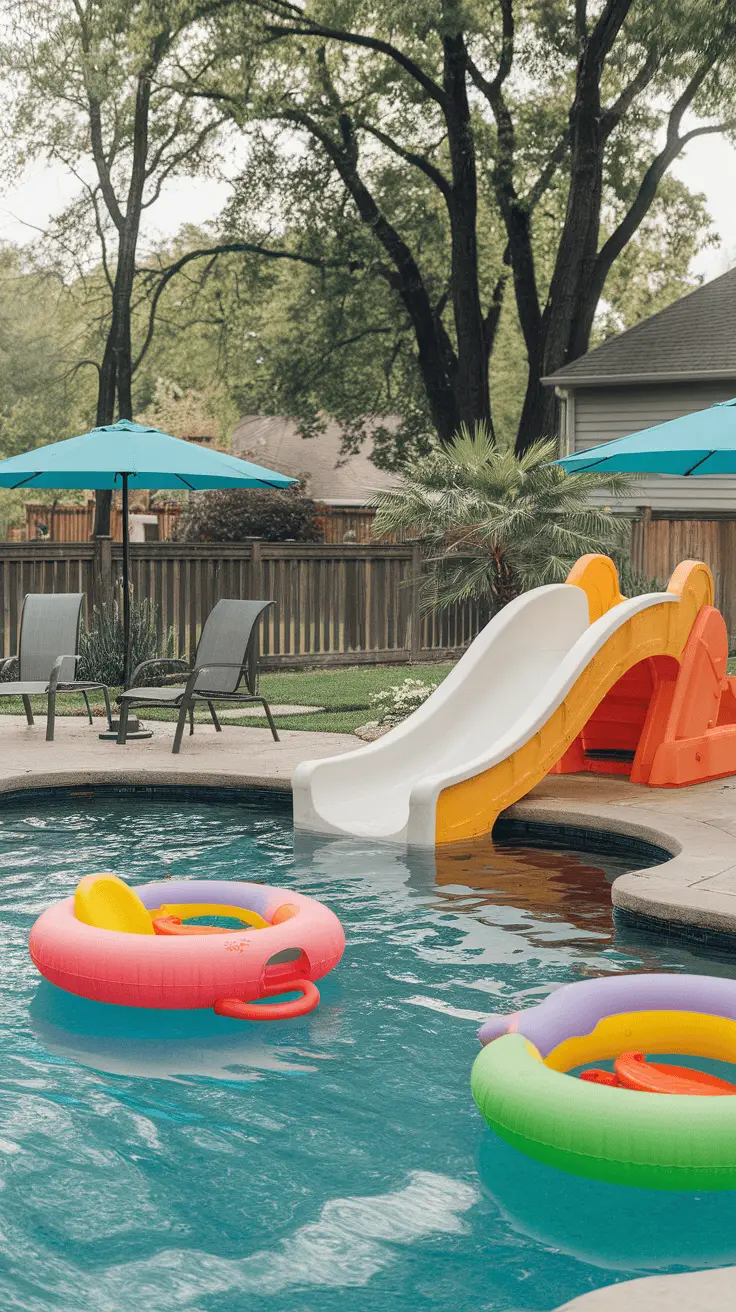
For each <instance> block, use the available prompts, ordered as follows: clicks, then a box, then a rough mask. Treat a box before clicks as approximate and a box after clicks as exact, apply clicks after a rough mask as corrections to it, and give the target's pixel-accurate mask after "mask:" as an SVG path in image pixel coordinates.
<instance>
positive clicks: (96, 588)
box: [92, 537, 113, 606]
mask: <svg viewBox="0 0 736 1312" xmlns="http://www.w3.org/2000/svg"><path fill="white" fill-rule="evenodd" d="M112 592H113V578H112V538H111V537H96V538H95V539H94V557H93V559H92V602H93V604H94V605H95V606H102V605H103V604H105V603H107V602H109V601H111V600H112Z"/></svg>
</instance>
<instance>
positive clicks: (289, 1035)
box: [0, 795, 736, 1312]
mask: <svg viewBox="0 0 736 1312" xmlns="http://www.w3.org/2000/svg"><path fill="white" fill-rule="evenodd" d="M0 853H1V859H2V872H3V877H2V885H1V887H0V926H1V929H2V936H3V960H4V970H3V973H2V979H1V980H0V987H1V988H2V991H3V1006H2V1009H1V1010H0V1051H1V1052H2V1060H1V1061H0V1100H1V1103H0V1108H1V1112H2V1116H1V1119H0V1236H1V1237H0V1244H1V1245H2V1253H3V1261H2V1264H1V1265H0V1307H2V1309H3V1312H5V1309H8V1312H16V1310H17V1312H51V1310H52V1309H53V1312H128V1309H131V1312H132V1310H134V1309H135V1310H137V1309H146V1312H169V1309H171V1310H172V1312H173V1310H174V1309H176V1310H179V1309H189V1310H190V1312H245V1310H246V1309H247V1312H294V1309H296V1308H298V1309H299V1312H338V1309H339V1312H343V1309H344V1307H345V1302H346V1300H349V1302H350V1306H351V1312H399V1310H400V1309H401V1312H405V1310H406V1309H407V1308H409V1307H422V1308H424V1307H427V1308H432V1309H433V1310H434V1312H466V1309H467V1310H468V1312H470V1310H471V1309H477V1310H478V1312H481V1310H483V1309H494V1312H511V1309H514V1310H515V1312H520V1310H523V1309H530V1310H531V1309H539V1310H540V1312H541V1310H542V1309H548V1308H551V1307H553V1306H554V1305H555V1304H557V1303H560V1302H562V1301H564V1300H565V1299H568V1298H572V1297H574V1296H575V1295H576V1294H579V1293H582V1292H585V1291H586V1290H587V1289H589V1288H594V1287H596V1286H598V1285H601V1284H604V1283H607V1282H609V1283H610V1282H611V1281H613V1280H618V1279H625V1278H628V1277H630V1276H633V1275H637V1274H641V1273H643V1272H647V1271H653V1270H662V1271H669V1270H681V1269H687V1268H691V1267H698V1266H707V1265H723V1264H725V1263H727V1262H733V1261H736V1239H734V1237H733V1236H734V1235H736V1224H735V1222H736V1204H734V1203H732V1202H731V1198H732V1195H730V1194H717V1195H703V1196H702V1197H696V1196H694V1195H679V1194H675V1195H659V1194H656V1195H654V1194H649V1193H647V1192H646V1191H642V1190H624V1189H621V1188H618V1187H616V1186H603V1185H597V1184H594V1183H592V1182H590V1181H579V1180H575V1179H573V1177H567V1176H561V1175H560V1174H559V1173H557V1172H553V1171H551V1170H550V1169H549V1168H544V1167H542V1166H540V1165H539V1164H537V1163H534V1162H531V1161H530V1160H528V1159H526V1158H521V1157H520V1156H519V1155H518V1154H516V1153H514V1152H513V1151H512V1150H511V1149H509V1148H508V1147H507V1146H506V1145H505V1144H502V1143H500V1141H498V1140H497V1139H496V1138H495V1136H493V1135H492V1134H491V1133H490V1132H489V1131H488V1130H487V1129H486V1127H485V1126H484V1124H483V1122H482V1120H481V1118H480V1117H479V1116H478V1114H477V1112H476V1110H475V1107H474V1105H473V1102H472V1099H471V1097H470V1093H469V1072H470V1066H471V1064H472V1061H473V1058H474V1056H475V1054H476V1051H477V1041H476V1037H475V1031H476V1028H477V1025H478V1023H479V1021H480V1020H482V1019H484V1017H485V1016H486V1014H487V1013H488V1012H489V1011H497V1010H513V1009H515V1008H517V1007H519V1006H524V1005H529V1004H530V1003H531V1002H533V1001H535V1000H537V999H539V998H541V997H543V996H544V995H545V994H546V993H547V992H548V991H549V990H550V988H554V987H556V986H558V985H560V984H562V983H565V982H567V981H569V980H572V979H576V978H581V977H583V976H586V975H594V974H601V973H606V972H616V971H622V970H632V969H634V970H641V969H645V970H650V969H654V970H657V969H671V970H683V969H684V970H695V971H704V972H708V973H716V974H728V975H731V974H733V973H734V972H733V970H732V968H731V966H730V964H729V963H728V961H727V960H726V959H725V958H718V957H714V958H710V959H709V958H708V957H707V956H703V955H698V956H695V955H693V953H692V952H691V951H689V950H688V949H687V948H684V947H683V948H673V947H672V946H668V945H667V944H666V943H659V942H657V940H655V939H651V938H649V939H647V938H646V937H645V936H642V935H638V934H634V933H632V932H628V931H620V930H619V931H617V932H616V934H615V935H614V931H613V927H612V923H611V912H610V889H609V886H608V880H610V879H612V878H615V876H616V875H617V874H619V873H621V872H622V871H623V870H624V869H626V868H627V867H626V862H625V861H623V860H621V859H618V858H611V859H609V858H600V857H599V856H597V855H596V856H584V855H581V854H576V853H573V852H565V851H559V852H542V851H540V850H538V849H534V848H521V847H508V846H507V847H504V848H494V847H493V846H492V845H491V844H490V843H486V844H480V845H477V846H474V847H472V848H471V847H469V848H468V850H467V852H464V853H460V854H459V855H458V854H453V856H452V858H446V857H443V858H442V859H441V860H440V861H438V862H437V863H435V861H434V858H432V859H429V858H412V859H407V857H406V856H405V855H404V854H403V853H400V852H397V851H394V850H393V849H386V848H380V847H376V846H374V845H371V844H370V843H369V842H368V841H365V840H359V841H355V842H352V841H347V840H343V839H336V840H334V841H332V840H328V839H319V840H315V841H310V842H304V841H301V842H300V843H299V844H298V846H297V850H296V851H295V850H294V843H293V837H292V831H291V824H290V821H289V819H288V817H287V816H285V815H284V814H283V813H279V812H274V811H269V810H268V809H267V808H266V807H265V806H261V805H255V804H254V805H252V806H243V805H231V804H214V803H207V802H200V801H196V802H195V801H183V802H164V801H155V800H154V801H151V800H140V799H134V798H130V797H128V798H111V797H109V796H108V797H105V796H104V795H100V796H97V797H95V796H93V795H90V796H85V797H77V798H68V797H67V798H64V799H60V800H59V801H58V802H54V803H47V802H40V801H38V800H36V801H33V802H31V801H26V802H25V803H24V802H23V801H22V799H21V800H19V801H18V802H16V803H13V804H10V805H6V806H5V807H4V808H3V810H2V811H0ZM95 870H114V871H116V872H117V873H118V874H120V875H121V876H123V878H125V879H127V880H129V881H130V882H131V883H134V884H135V883H142V882H145V881H147V880H152V879H159V878H166V877H167V876H170V877H173V878H191V879H198V878H207V879H257V880H263V881H265V882H267V883H273V884H280V885H282V886H284V887H287V888H288V887H293V888H298V889H300V890H301V891H302V892H304V893H307V894H311V895H313V896H315V897H318V898H321V899H322V900H324V901H325V902H327V903H328V904H329V905H330V906H331V907H332V908H333V909H334V910H335V912H336V913H337V914H338V916H339V917H340V919H341V920H342V922H343V924H344V926H345V930H346V935H347V948H346V953H345V957H344V959H343V962H342V963H341V965H340V967H339V968H338V969H337V970H336V971H335V972H333V974H332V975H330V976H328V977H327V979H326V980H324V981H323V983H322V985H321V990H322V998H323V1001H322V1004H321V1006H320V1008H319V1009H318V1010H317V1011H316V1012H315V1013H313V1014H312V1015H311V1016H309V1017H306V1018H304V1019H303V1020H301V1021H296V1022H290V1023H284V1024H278V1025H272V1026H263V1027H256V1026H246V1025H242V1024H238V1023H237V1022H235V1021H230V1020H227V1019H225V1018H219V1017H216V1016H214V1015H213V1014H209V1013H205V1012H175V1011H170V1012H151V1011H137V1010H133V1009H130V1008H114V1007H105V1006H102V1005H100V1004H95V1003H91V1002H88V1001H85V1000H83V999H76V998H73V997H71V996H70V995H67V994H64V993H62V992H61V991H59V990H57V989H55V988H53V987H52V986H51V985H49V984H47V983H46V982H45V981H41V980H40V979H39V977H38V975H37V974H36V972H35V971H34V969H33V967H32V965H31V963H30V960H29V958H28V955H27V947H26V944H27V938H28V931H29V929H30V926H31V924H32V923H33V920H34V919H35V917H36V916H37V915H38V914H39V913H40V911H41V910H42V909H43V908H44V907H45V906H46V905H47V904H48V903H49V902H50V901H53V900H55V899H57V898H60V897H64V896H67V895H68V894H69V893H71V892H72V891H73V889H74V886H75V884H76V882H77V880H78V879H80V878H81V876H82V875H84V874H88V873H90V872H92V871H95ZM653 1217H656V1224H654V1222H653V1221H652V1218H653Z"/></svg>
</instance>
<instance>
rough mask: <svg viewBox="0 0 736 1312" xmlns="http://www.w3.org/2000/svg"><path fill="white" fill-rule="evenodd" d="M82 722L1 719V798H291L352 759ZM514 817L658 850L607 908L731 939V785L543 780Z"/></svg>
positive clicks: (735, 906) (312, 737) (293, 735)
mask: <svg viewBox="0 0 736 1312" xmlns="http://www.w3.org/2000/svg"><path fill="white" fill-rule="evenodd" d="M104 727H105V725H104V722H102V721H96V722H95V726H94V729H92V728H90V726H89V725H88V724H87V723H86V721H85V720H83V719H81V718H79V717H71V716H60V717H59V718H58V719H57V723H56V740H55V742H53V743H47V742H46V741H45V721H44V720H42V719H41V717H39V719H38V720H37V722H36V724H35V725H34V726H33V727H32V728H31V727H29V726H28V725H27V724H26V722H25V719H24V718H23V717H22V716H10V715H8V716H1V717H0V793H13V792H19V791H22V790H24V789H28V788H47V787H54V786H62V787H64V786H67V787H69V786H74V785H84V784H87V785H91V784H122V785H125V784H128V785H131V784H137V785H144V786H152V785H156V784H169V785H170V784H182V785H196V786H198V787H215V788H216V787H229V788H246V789H247V788H270V789H276V790H279V791H283V792H286V793H288V792H289V789H290V779H291V774H292V772H293V770H294V768H295V766H296V765H297V764H298V763H299V762H300V761H304V760H311V759H315V758H318V757H326V756H332V755H335V754H337V753H341V752H349V751H353V750H354V749H355V748H356V747H358V746H360V743H359V741H358V740H357V739H356V738H355V737H353V735H352V734H335V733H306V732H301V731H297V730H284V731H283V732H282V735H281V737H282V741H281V742H280V743H276V742H274V741H273V739H272V738H271V734H270V732H269V731H268V729H266V728H264V729H255V728H245V727H243V728H241V727H240V726H226V727H225V728H224V730H223V732H222V733H221V734H216V733H215V730H214V728H213V727H212V725H209V724H197V727H196V731H195V733H194V735H193V736H191V737H190V736H189V735H188V734H187V735H185V737H184V742H183V744H182V750H181V753H180V755H179V756H173V755H172V752H171V743H172V738H173V733H174V725H173V723H168V722H165V721H152V722H151V727H152V728H153V737H152V738H150V739H147V740H143V741H139V742H129V743H127V744H126V745H125V747H118V746H117V744H116V743H115V742H107V741H104V740H101V739H99V738H98V736H97V734H98V731H99V730H100V729H102V728H104ZM506 815H507V816H509V817H510V818H512V819H518V820H524V821H534V822H537V823H543V824H548V825H551V826H556V827H557V826H565V827H566V828H570V827H572V828H574V829H575V830H577V831H580V830H585V829H588V830H592V831H594V832H596V833H597V834H600V832H601V831H603V832H608V833H616V834H622V835H626V836H629V837H631V838H632V839H636V840H638V841H640V842H641V841H644V842H647V843H649V844H653V845H654V846H657V847H660V848H665V849H666V850H667V851H668V852H671V853H672V859H671V860H669V861H667V862H666V863H665V864H663V865H657V866H653V867H652V868H650V869H647V870H638V871H635V872H632V873H631V874H628V875H623V876H621V877H620V878H619V879H617V880H616V882H615V884H614V886H613V903H614V906H616V907H617V908H618V909H619V910H620V911H621V912H623V914H624V915H626V916H628V917H629V918H633V919H635V920H638V921H639V922H640V923H642V924H645V925H646V924H647V923H649V924H650V925H651V927H652V928H660V929H667V930H672V931H674V932H676V933H685V934H689V935H691V936H693V937H695V938H698V937H703V936H705V935H706V934H707V935H714V934H715V935H718V934H721V935H724V936H727V937H728V938H729V939H731V938H733V940H734V942H736V778H729V779H720V780H716V781H715V782H713V783H708V784H699V785H698V786H697V787H693V788H678V789H651V788H644V787H641V786H637V785H632V784H630V783H629V782H628V780H627V779H624V778H621V777H617V776H611V775H608V776H606V775H590V774H581V775H550V776H548V777H547V779H545V780H544V781H543V782H542V783H541V784H540V785H539V786H538V787H537V788H535V789H534V791H533V792H532V793H531V794H530V795H529V797H527V798H525V799H524V801H522V802H519V803H517V804H516V806H514V807H511V808H510V810H509V811H508V812H506Z"/></svg>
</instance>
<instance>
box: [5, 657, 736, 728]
mask: <svg viewBox="0 0 736 1312" xmlns="http://www.w3.org/2000/svg"><path fill="white" fill-rule="evenodd" d="M734 664H735V665H736V662H734ZM451 669H452V666H451V665H411V666H409V665H398V666H397V665H359V666H348V667H346V668H342V667H341V668H340V669H337V670H310V671H301V670H297V671H295V672H294V673H284V674H281V673H267V674H263V675H261V690H262V692H263V695H264V697H266V698H267V700H268V701H269V702H272V703H274V704H275V705H279V704H281V705H282V706H319V707H324V708H325V710H324V711H315V713H314V714H313V715H278V713H277V714H276V715H275V719H276V723H277V725H278V726H279V728H281V729H297V730H299V729H301V730H303V731H304V732H314V733H353V731H354V730H355V729H357V728H358V727H359V725H361V724H365V722H366V720H369V719H370V712H371V702H370V698H371V694H372V693H375V692H383V690H384V689H385V688H390V687H392V686H393V684H396V683H403V681H404V679H424V680H425V682H426V683H431V684H433V685H434V686H437V685H438V684H440V683H441V682H442V680H443V679H444V678H445V677H446V675H447V674H449V672H450V670H451ZM118 691H119V689H111V690H110V695H111V698H112V702H113V712H114V710H115V696H116V694H117V692H118ZM90 701H91V705H92V711H93V714H94V715H95V716H98V717H102V716H104V714H105V708H104V705H103V702H102V698H101V697H100V696H99V694H97V693H92V694H91V695H90ZM31 705H32V707H33V711H34V714H35V715H36V717H37V718H38V719H39V720H40V719H43V718H44V717H45V715H46V698H45V697H32V698H31ZM24 713H25V712H24V710H23V703H22V701H21V699H20V697H0V715H24ZM56 714H57V716H59V715H61V716H65V715H71V716H86V714H87V712H86V710H85V707H84V702H83V701H82V698H81V696H80V695H79V694H78V693H61V694H60V695H59V697H58V699H57V702H56ZM140 716H141V719H144V720H176V718H177V712H176V711H169V710H158V709H155V708H148V707H142V708H141V711H140ZM220 719H221V720H222V723H223V724H227V725H246V726H248V727H249V728H256V729H263V728H268V725H267V723H266V720H265V719H264V718H262V717H261V716H250V715H248V716H244V715H237V716H236V715H228V712H227V711H226V710H225V708H224V707H223V708H222V712H221V714H220ZM195 720H196V721H197V722H198V723H199V722H203V723H209V722H210V717H209V712H208V710H207V708H206V706H205V707H202V706H200V707H198V708H197V710H196V712H195Z"/></svg>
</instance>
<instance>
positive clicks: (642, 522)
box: [631, 506, 652, 574]
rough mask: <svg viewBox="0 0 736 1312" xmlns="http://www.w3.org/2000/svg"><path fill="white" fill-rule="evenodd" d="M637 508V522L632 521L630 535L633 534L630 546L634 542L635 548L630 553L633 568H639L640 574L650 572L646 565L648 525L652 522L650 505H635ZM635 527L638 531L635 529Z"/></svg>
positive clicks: (647, 557) (647, 556)
mask: <svg viewBox="0 0 736 1312" xmlns="http://www.w3.org/2000/svg"><path fill="white" fill-rule="evenodd" d="M637 510H638V511H639V520H638V522H637V521H634V524H633V525H632V528H633V529H634V535H632V536H634V542H632V546H634V544H635V546H636V549H635V550H634V551H632V553H631V555H632V561H631V564H632V566H633V568H634V569H635V570H639V571H640V572H641V573H642V574H648V573H649V572H650V571H649V567H648V559H649V525H650V524H651V522H652V507H651V506H637ZM637 529H638V532H637V531H636V530H637Z"/></svg>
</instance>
